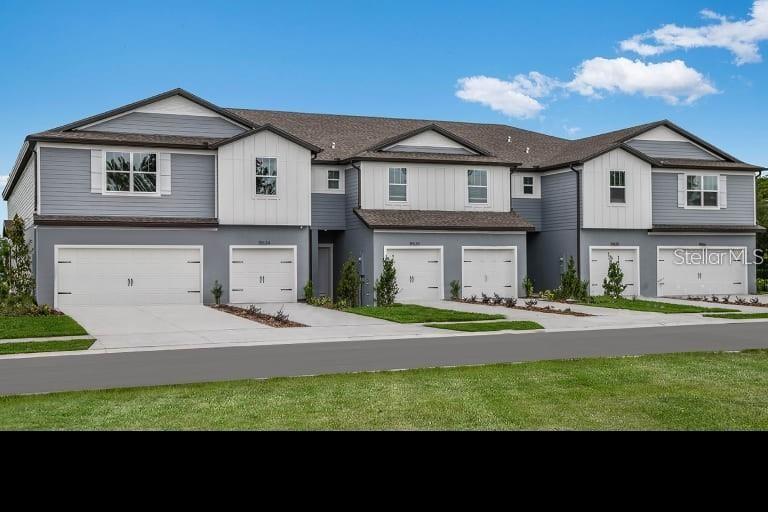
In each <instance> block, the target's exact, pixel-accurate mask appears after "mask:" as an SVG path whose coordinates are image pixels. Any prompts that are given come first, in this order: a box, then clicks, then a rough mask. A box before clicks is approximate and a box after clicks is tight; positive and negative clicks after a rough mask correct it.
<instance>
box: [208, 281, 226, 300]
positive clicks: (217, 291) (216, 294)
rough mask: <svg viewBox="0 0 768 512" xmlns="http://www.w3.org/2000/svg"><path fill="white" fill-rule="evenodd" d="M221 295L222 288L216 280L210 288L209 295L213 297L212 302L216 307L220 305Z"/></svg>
mask: <svg viewBox="0 0 768 512" xmlns="http://www.w3.org/2000/svg"><path fill="white" fill-rule="evenodd" d="M222 293H224V288H223V287H222V286H221V283H220V282H219V281H218V279H217V280H216V281H214V282H213V287H212V288H211V295H213V300H214V302H215V303H216V305H217V306H218V305H219V304H221V294H222Z"/></svg>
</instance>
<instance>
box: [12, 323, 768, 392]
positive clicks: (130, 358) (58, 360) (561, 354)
mask: <svg viewBox="0 0 768 512" xmlns="http://www.w3.org/2000/svg"><path fill="white" fill-rule="evenodd" d="M747 348H768V336H766V324H765V323H747V324H731V325H722V326H713V325H706V326H687V327H660V328H645V329H624V330H606V331H582V332H564V333H541V334H529V335H522V334H518V335H514V334H513V335H510V334H500V335H495V336H466V337H451V338H414V339H407V340H382V341H361V342H340V343H314V344H303V345H271V346H260V347H258V346H257V347H236V348H212V349H198V350H169V351H162V352H132V353H122V354H97V355H76V356H66V357H40V358H31V359H6V360H0V395H8V394H18V393H43V392H50V391H64V390H80V389H104V388H114V387H131V386H147V385H159V384H179V383H188V382H207V381H217V380H233V379H246V378H265V377H275V376H292V375H314V374H322V373H343V372H357V371H370V370H386V369H403V368H422V367H434V366H455V365H470V364H487V363H499V362H514V361H532V360H542V359H567V358H574V357H591V356H619V355H636V354H652V353H666V352H690V351H711V350H742V349H747Z"/></svg>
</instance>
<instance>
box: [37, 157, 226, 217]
mask: <svg viewBox="0 0 768 512" xmlns="http://www.w3.org/2000/svg"><path fill="white" fill-rule="evenodd" d="M214 169H215V162H214V156H213V155H191V154H173V155H171V195H169V196H162V197H127V196H105V195H101V194H93V193H91V152H90V150H87V149H60V148H42V149H41V150H40V171H41V172H40V191H41V209H42V212H41V213H42V214H44V215H117V216H141V217H198V218H212V217H215V216H216V212H215V209H216V206H215V203H216V187H215V181H216V176H215V170H214Z"/></svg>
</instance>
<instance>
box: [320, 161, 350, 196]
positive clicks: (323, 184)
mask: <svg viewBox="0 0 768 512" xmlns="http://www.w3.org/2000/svg"><path fill="white" fill-rule="evenodd" d="M345 168H346V166H344V165H313V166H312V192H313V193H315V194H344V182H345V181H346V180H345V179H344V170H345ZM328 171H339V188H337V189H329V188H328Z"/></svg>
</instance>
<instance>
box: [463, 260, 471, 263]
mask: <svg viewBox="0 0 768 512" xmlns="http://www.w3.org/2000/svg"><path fill="white" fill-rule="evenodd" d="M464 263H472V260H464Z"/></svg>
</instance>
